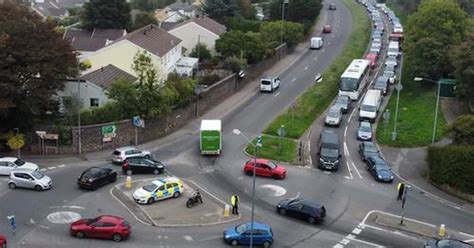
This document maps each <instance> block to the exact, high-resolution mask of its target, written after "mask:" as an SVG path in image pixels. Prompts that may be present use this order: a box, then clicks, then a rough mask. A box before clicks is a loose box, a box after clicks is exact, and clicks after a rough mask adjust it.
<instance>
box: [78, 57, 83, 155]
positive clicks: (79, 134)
mask: <svg viewBox="0 0 474 248" xmlns="http://www.w3.org/2000/svg"><path fill="white" fill-rule="evenodd" d="M77 69H78V75H77V135H78V137H77V142H78V144H77V151H78V153H79V154H81V153H82V140H81V105H82V104H81V103H82V100H81V79H80V78H79V74H80V69H79V64H78V66H77Z"/></svg>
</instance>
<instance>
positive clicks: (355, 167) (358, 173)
mask: <svg viewBox="0 0 474 248" xmlns="http://www.w3.org/2000/svg"><path fill="white" fill-rule="evenodd" d="M351 164H352V166H353V167H354V169H355V171H356V172H357V175H359V177H360V179H363V178H362V175H361V174H360V172H359V169H357V166H355V164H354V162H352V161H351Z"/></svg>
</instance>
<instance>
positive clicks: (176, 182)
mask: <svg viewBox="0 0 474 248" xmlns="http://www.w3.org/2000/svg"><path fill="white" fill-rule="evenodd" d="M183 191H184V185H183V183H182V182H181V180H180V179H178V178H176V177H167V178H162V179H157V180H154V181H153V182H151V183H149V184H146V185H144V186H143V187H141V188H139V189H137V190H135V192H134V193H133V200H135V202H136V203H140V204H153V203H154V202H155V201H159V200H164V199H167V198H171V197H173V198H178V197H179V196H180V195H181V194H182V193H183Z"/></svg>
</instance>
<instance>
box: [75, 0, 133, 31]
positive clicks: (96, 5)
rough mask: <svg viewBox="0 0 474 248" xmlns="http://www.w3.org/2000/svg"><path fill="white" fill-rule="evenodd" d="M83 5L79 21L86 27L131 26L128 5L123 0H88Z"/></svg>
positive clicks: (90, 28)
mask: <svg viewBox="0 0 474 248" xmlns="http://www.w3.org/2000/svg"><path fill="white" fill-rule="evenodd" d="M83 7H84V11H83V12H82V15H81V21H82V26H83V27H84V28H86V29H89V30H92V29H94V28H103V29H128V28H130V26H131V16H130V6H129V4H128V3H127V2H126V1H125V0H90V1H89V2H88V3H85V4H84V6H83Z"/></svg>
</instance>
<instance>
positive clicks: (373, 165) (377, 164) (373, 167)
mask: <svg viewBox="0 0 474 248" xmlns="http://www.w3.org/2000/svg"><path fill="white" fill-rule="evenodd" d="M367 170H368V171H369V172H370V174H372V176H373V177H374V178H375V180H376V181H380V182H389V183H391V182H393V173H392V170H391V169H390V167H389V166H388V164H387V162H385V160H384V159H383V158H381V157H379V156H377V157H376V156H371V157H368V158H367Z"/></svg>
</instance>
